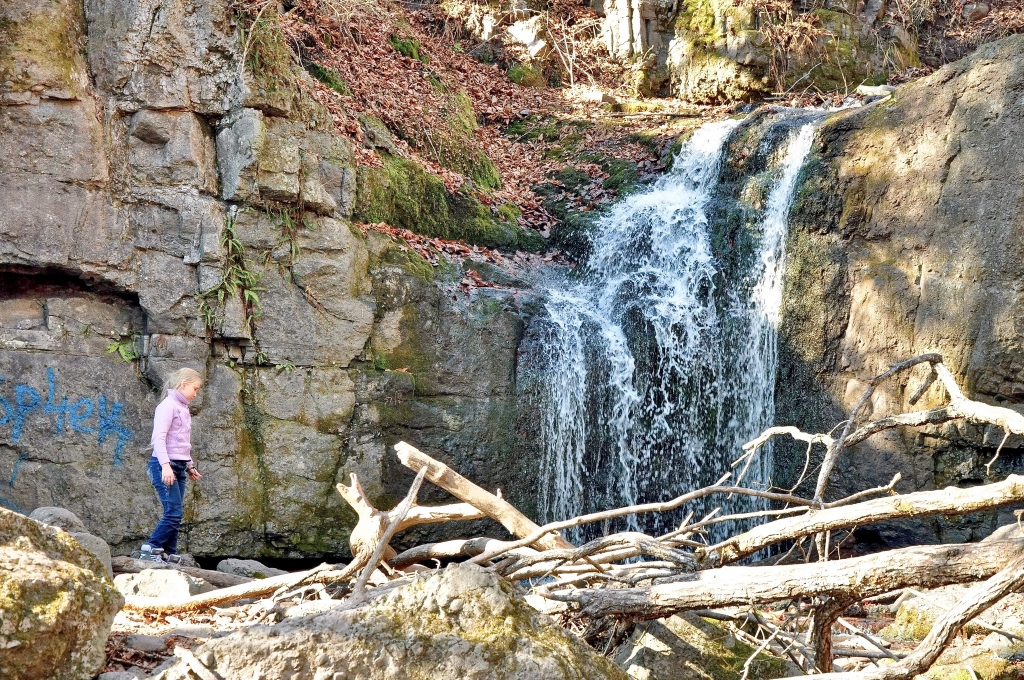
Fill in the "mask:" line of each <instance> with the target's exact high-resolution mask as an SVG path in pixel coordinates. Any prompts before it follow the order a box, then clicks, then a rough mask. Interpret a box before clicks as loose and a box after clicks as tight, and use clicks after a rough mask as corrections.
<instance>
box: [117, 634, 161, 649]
mask: <svg viewBox="0 0 1024 680" xmlns="http://www.w3.org/2000/svg"><path fill="white" fill-rule="evenodd" d="M124 644H125V646H126V647H128V648H129V649H136V650H138V651H140V652H166V651H167V643H166V642H165V641H164V639H163V638H162V637H157V636H156V635H129V636H128V637H127V638H125V641H124Z"/></svg>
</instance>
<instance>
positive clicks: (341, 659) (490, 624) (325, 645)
mask: <svg viewBox="0 0 1024 680" xmlns="http://www.w3.org/2000/svg"><path fill="white" fill-rule="evenodd" d="M381 649H387V650H388V654H387V655H381V654H380V650H381ZM196 656H197V657H198V658H199V659H201V660H203V662H204V663H206V664H207V665H208V666H209V667H210V668H211V669H213V670H215V671H216V672H217V673H218V674H220V675H221V676H223V677H242V676H246V675H248V674H252V673H253V672H258V673H259V674H261V675H265V676H267V677H284V676H286V675H287V676H288V677H292V678H293V679H294V680H312V679H313V678H314V676H315V677H317V678H320V677H332V676H333V677H359V678H365V679H366V680H384V679H385V678H387V679H395V680H397V679H398V678H408V677H420V676H423V677H430V678H436V679H437V680H456V679H458V680H474V679H483V678H495V679H502V680H512V679H516V680H519V679H522V680H527V679H530V680H548V679H550V680H572V679H579V680H584V679H586V680H603V679H606V678H615V679H616V680H625V679H626V675H625V673H624V672H623V671H622V670H620V669H619V668H617V667H615V666H614V665H612V664H611V663H610V662H609V661H608V660H607V659H605V658H604V657H602V656H601V655H600V654H597V653H596V652H595V651H593V650H592V649H590V648H589V647H587V646H586V645H584V644H583V643H582V642H580V641H579V640H577V639H576V638H575V637H573V636H572V635H571V634H570V633H568V632H566V631H565V630H564V629H562V628H561V627H560V626H558V625H557V624H555V623H553V622H552V621H551V620H550V619H548V618H547V617H546V616H544V615H542V614H540V613H538V612H536V611H534V610H533V609H531V608H530V607H529V606H528V605H527V604H526V603H525V602H524V601H523V600H522V599H521V598H520V597H519V596H518V595H517V594H515V592H514V591H513V589H512V587H511V586H510V585H509V584H508V583H506V582H504V581H502V580H501V579H499V578H498V577H497V576H495V575H494V574H492V573H490V572H487V571H486V570H484V569H482V568H480V567H478V566H476V565H470V564H463V565H455V566H451V567H449V568H447V569H446V570H444V571H443V572H439V573H436V574H432V575H431V576H429V577H424V578H421V579H419V580H417V581H414V582H413V583H411V584H408V585H405V586H402V587H401V588H398V589H396V590H393V591H391V592H389V593H386V594H384V595H381V596H379V597H378V598H377V599H374V600H372V601H371V602H369V603H368V604H366V605H365V606H363V607H360V608H357V609H348V608H345V607H335V608H334V609H332V610H329V611H327V612H324V613H321V614H314V615H311V616H306V617H303V618H301V619H295V620H288V621H285V622H283V623H281V624H278V625H276V626H258V627H254V628H250V629H247V630H246V631H244V632H239V633H234V634H232V635H229V636H227V637H225V638H221V639H218V640H214V641H211V642H208V643H207V644H205V645H203V646H202V647H200V648H199V649H198V650H196ZM257 668H258V669H259V670H258V671H257V670H256V669H257ZM154 677H155V678H157V679H158V680H184V678H186V677H188V668H187V666H185V665H184V664H182V663H180V662H177V663H175V664H174V665H173V666H172V667H170V668H169V669H167V670H164V671H163V672H162V673H160V674H158V675H156V676H154Z"/></svg>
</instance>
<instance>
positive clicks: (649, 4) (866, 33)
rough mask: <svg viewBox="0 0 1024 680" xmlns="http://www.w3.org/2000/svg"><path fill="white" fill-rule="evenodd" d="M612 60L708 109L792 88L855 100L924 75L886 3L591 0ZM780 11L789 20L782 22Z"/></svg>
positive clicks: (649, 84)
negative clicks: (902, 78)
mask: <svg viewBox="0 0 1024 680" xmlns="http://www.w3.org/2000/svg"><path fill="white" fill-rule="evenodd" d="M591 5H592V6H593V7H594V8H595V9H597V10H598V12H600V13H601V14H602V15H603V16H604V17H605V18H604V22H603V25H602V36H603V38H604V41H605V44H606V45H607V47H608V49H609V51H610V52H611V54H612V55H614V56H615V57H617V58H619V59H623V60H627V59H629V60H634V61H635V62H637V65H638V66H639V70H638V71H637V72H636V73H635V76H636V79H635V81H634V85H636V87H637V89H639V90H640V91H641V92H643V93H645V94H648V93H652V92H653V93H657V92H658V91H659V90H661V91H665V92H668V93H671V94H673V95H675V96H678V97H681V98H684V99H687V100H690V101H695V102H700V103H719V102H727V101H737V100H739V101H744V100H749V99H751V98H757V97H759V96H761V95H762V94H765V93H768V92H771V91H776V92H781V91H786V90H787V89H788V88H789V87H790V86H795V85H796V84H797V83H800V84H801V88H809V87H817V88H818V89H820V90H822V91H829V90H840V91H847V92H849V91H852V90H854V89H855V88H856V87H857V86H858V85H860V84H863V83H864V82H869V83H871V84H878V83H884V82H885V79H886V76H887V74H888V73H889V72H891V71H899V70H902V69H905V68H907V67H908V66H919V65H920V62H919V59H918V55H917V39H916V36H914V35H912V34H911V33H910V32H908V31H907V30H906V29H904V28H903V26H902V24H900V23H899V22H898V21H883V17H884V16H885V14H886V11H887V9H888V5H889V3H887V2H886V0H828V1H827V2H824V3H813V4H812V3H803V2H799V3H792V5H790V3H780V4H778V5H775V6H773V5H771V4H770V3H764V2H757V1H755V0H743V1H738V2H733V1H732V0H674V1H672V0H593V1H592V2H591ZM780 12H781V14H780Z"/></svg>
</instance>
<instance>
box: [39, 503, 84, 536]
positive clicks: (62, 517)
mask: <svg viewBox="0 0 1024 680" xmlns="http://www.w3.org/2000/svg"><path fill="white" fill-rule="evenodd" d="M28 517H29V519H34V520H35V521H37V522H42V523H43V524H49V525H50V526H51V527H57V528H58V529H63V530H64V531H66V532H68V533H73V532H85V531H88V529H86V528H85V525H84V524H82V520H80V519H78V515H76V514H75V513H73V512H71V511H70V510H65V509H64V508H54V507H50V506H43V507H41V508H36V509H35V510H33V511H32V514H31V515H29V516H28Z"/></svg>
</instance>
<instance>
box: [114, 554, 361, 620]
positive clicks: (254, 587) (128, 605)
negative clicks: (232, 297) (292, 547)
mask: <svg viewBox="0 0 1024 680" xmlns="http://www.w3.org/2000/svg"><path fill="white" fill-rule="evenodd" d="M353 571H355V570H350V569H349V568H346V569H343V570H340V571H339V570H336V569H333V568H331V566H330V565H327V564H321V565H320V566H319V567H316V568H314V569H310V570H309V571H298V572H295V573H293V574H282V575H281V576H273V577H271V578H264V579H259V580H256V581H252V582H251V583H243V584H241V585H237V586H232V587H230V588H221V589H220V590H214V591H212V592H209V593H203V594H202V595H196V596H194V597H189V598H186V599H184V600H166V599H163V598H159V597H141V596H139V597H126V598H125V603H124V608H125V609H127V610H129V611H137V612H148V613H150V614H177V613H180V612H187V611H196V610H198V609H205V608H207V607H213V606H216V605H219V604H224V603H226V602H234V601H236V600H242V599H246V598H255V597H263V596H264V595H269V594H271V593H274V592H276V591H278V590H280V589H282V588H284V589H290V588H294V587H295V586H298V585H300V584H303V583H331V582H334V581H338V580H343V579H344V578H347V577H348V576H350V575H351V574H350V573H349V572H353Z"/></svg>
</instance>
